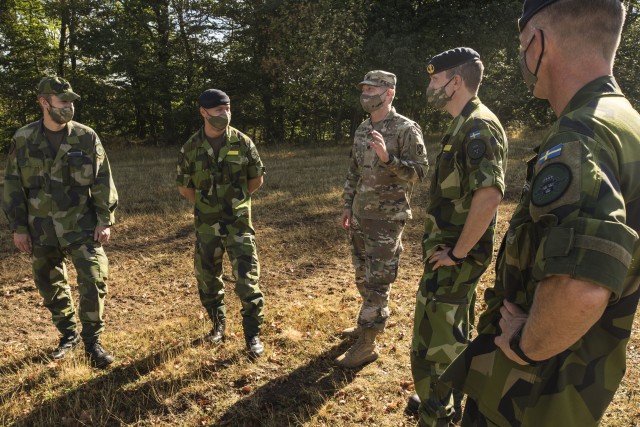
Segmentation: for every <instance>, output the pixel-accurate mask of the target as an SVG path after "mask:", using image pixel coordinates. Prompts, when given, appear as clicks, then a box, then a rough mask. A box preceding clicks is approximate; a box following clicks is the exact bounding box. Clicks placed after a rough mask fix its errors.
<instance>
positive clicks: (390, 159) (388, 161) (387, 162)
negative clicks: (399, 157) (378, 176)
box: [384, 153, 395, 166]
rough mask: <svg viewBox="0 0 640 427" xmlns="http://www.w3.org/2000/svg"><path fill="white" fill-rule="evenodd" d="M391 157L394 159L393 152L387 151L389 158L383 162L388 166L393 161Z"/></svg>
mask: <svg viewBox="0 0 640 427" xmlns="http://www.w3.org/2000/svg"><path fill="white" fill-rule="evenodd" d="M393 159H395V157H394V156H393V154H391V153H389V160H387V161H386V162H384V164H385V165H387V166H389V165H390V164H391V163H392V162H393Z"/></svg>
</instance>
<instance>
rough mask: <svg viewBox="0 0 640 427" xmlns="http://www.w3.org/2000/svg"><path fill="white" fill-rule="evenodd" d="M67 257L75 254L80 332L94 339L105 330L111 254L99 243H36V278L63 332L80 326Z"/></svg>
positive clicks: (46, 305) (63, 333) (71, 330)
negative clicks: (59, 245)
mask: <svg viewBox="0 0 640 427" xmlns="http://www.w3.org/2000/svg"><path fill="white" fill-rule="evenodd" d="M65 257H69V258H71V262H73V265H74V266H75V269H76V272H77V273H78V293H79V294H80V307H79V316H78V317H79V318H80V323H81V324H82V331H81V333H80V335H81V336H82V340H83V341H84V342H85V343H93V342H95V341H97V340H98V338H99V337H100V334H101V333H102V331H103V330H104V299H105V297H106V295H107V284H106V280H107V276H108V272H109V264H108V260H107V255H106V254H105V252H104V249H103V248H102V246H100V245H98V244H81V245H72V246H69V247H66V248H60V247H57V246H43V245H33V253H32V256H31V265H32V268H33V278H34V281H35V284H36V287H37V288H38V292H39V293H40V295H41V296H42V298H43V299H44V306H45V307H46V308H47V309H49V311H50V312H51V316H52V319H53V324H54V325H55V326H56V328H57V329H58V330H59V331H60V333H61V334H62V335H68V334H69V333H71V332H73V331H75V330H76V319H75V314H76V311H75V307H74V302H73V298H72V296H71V288H70V287H69V284H68V282H67V267H66V265H65V263H64V261H65Z"/></svg>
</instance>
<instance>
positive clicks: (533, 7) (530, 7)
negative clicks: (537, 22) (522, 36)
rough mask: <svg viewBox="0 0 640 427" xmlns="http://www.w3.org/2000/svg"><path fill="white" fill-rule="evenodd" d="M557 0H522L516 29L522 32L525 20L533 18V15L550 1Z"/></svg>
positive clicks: (525, 23)
mask: <svg viewBox="0 0 640 427" xmlns="http://www.w3.org/2000/svg"><path fill="white" fill-rule="evenodd" d="M557 1H558V0H524V4H523V5H522V16H521V17H520V19H519V20H518V29H519V30H520V32H522V30H523V29H524V26H525V25H527V22H529V20H530V19H531V18H533V15H535V14H536V13H538V12H540V11H541V10H542V9H544V8H545V7H547V6H549V5H550V4H551V3H555V2H557Z"/></svg>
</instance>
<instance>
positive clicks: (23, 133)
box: [2, 77, 118, 367]
mask: <svg viewBox="0 0 640 427" xmlns="http://www.w3.org/2000/svg"><path fill="white" fill-rule="evenodd" d="M79 98H80V97H79V96H78V95H77V94H75V93H74V92H73V91H72V89H71V86H70V85H69V83H68V82H67V81H66V80H64V79H62V78H57V77H45V78H43V79H42V80H41V81H40V84H39V85H38V102H39V104H40V106H41V108H42V111H43V119H41V120H39V121H37V122H34V123H31V124H29V125H27V126H25V127H23V128H21V129H19V130H18V131H17V132H16V133H15V135H14V136H13V139H12V141H11V147H10V153H9V159H8V161H7V168H6V172H5V181H4V182H5V183H4V193H3V197H2V209H3V210H4V212H5V214H6V215H7V219H8V221H9V227H10V228H11V230H12V231H13V233H14V234H13V238H14V243H15V245H16V247H17V248H18V249H20V250H21V251H23V252H25V253H28V254H31V259H32V266H33V276H34V281H35V284H36V287H37V288H38V291H39V292H40V295H42V297H43V299H44V306H45V307H47V308H48V309H49V311H50V312H51V315H52V317H53V323H54V324H55V326H56V328H58V330H59V331H60V333H61V334H62V339H61V340H60V343H59V345H58V348H57V349H56V350H55V351H54V352H53V355H52V357H53V358H54V359H60V358H62V357H63V356H64V355H65V354H66V353H67V352H68V351H69V350H71V349H72V348H74V347H75V346H76V345H77V344H78V342H79V340H80V336H79V335H78V333H77V332H76V320H75V308H74V303H73V300H72V297H71V290H70V288H69V284H68V283H67V270H66V267H65V264H64V259H65V257H69V258H71V261H72V262H73V264H74V266H75V268H76V271H77V273H78V291H79V293H80V309H79V318H80V322H81V323H82V332H81V336H82V340H83V341H84V344H85V350H86V352H87V354H88V355H89V357H90V359H91V361H92V362H93V363H94V364H95V365H96V366H98V367H104V366H106V365H108V364H110V363H112V362H113V357H112V356H111V355H109V354H108V353H107V352H105V351H104V349H103V348H102V347H101V345H100V343H99V341H98V340H99V337H100V334H101V333H102V331H103V330H104V298H105V296H106V294H107V284H106V283H105V281H106V279H107V274H108V263H107V257H106V255H105V253H104V249H103V248H102V243H104V242H106V241H107V240H109V236H110V226H111V225H113V223H114V221H115V219H114V210H115V208H116V205H117V200H118V195H117V193H116V188H115V186H114V183H113V180H112V178H111V170H110V168H109V161H108V160H107V155H106V154H105V152H104V148H103V147H102V144H101V143H100V139H99V138H98V136H97V135H96V133H95V132H94V131H93V130H92V129H90V128H89V127H87V126H84V125H81V124H80V123H77V122H74V121H72V120H71V119H72V117H73V112H74V109H73V101H74V100H77V99H79Z"/></svg>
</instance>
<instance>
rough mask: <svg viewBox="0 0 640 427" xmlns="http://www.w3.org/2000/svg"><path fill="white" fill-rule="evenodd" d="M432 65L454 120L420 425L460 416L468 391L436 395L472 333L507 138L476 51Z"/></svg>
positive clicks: (433, 200)
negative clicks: (482, 90)
mask: <svg viewBox="0 0 640 427" xmlns="http://www.w3.org/2000/svg"><path fill="white" fill-rule="evenodd" d="M427 72H428V73H429V75H430V77H431V82H430V84H429V88H428V90H427V96H428V101H429V102H430V103H431V104H432V105H433V106H434V107H436V108H441V109H444V110H446V111H447V112H448V113H449V114H451V116H452V117H454V120H453V121H452V122H451V124H450V125H449V129H448V130H447V132H446V134H445V136H444V138H443V139H442V148H441V152H440V154H439V156H438V158H437V161H436V173H435V176H434V177H433V179H432V181H431V189H430V193H429V195H430V202H429V206H428V207H427V217H426V220H425V235H424V239H423V242H422V247H423V259H424V273H423V275H422V278H421V280H420V284H419V287H418V292H417V296H416V309H415V317H414V330H413V340H412V343H411V370H412V374H413V379H414V383H415V388H416V395H414V396H413V397H412V398H411V399H410V402H409V406H408V408H407V410H408V412H414V413H415V411H416V410H418V413H419V416H420V421H421V424H422V425H425V426H427V425H428V426H431V425H438V426H441V425H448V424H449V422H450V421H451V420H452V419H454V416H455V415H456V414H455V413H454V410H457V416H458V417H459V416H460V415H461V414H460V412H461V409H460V408H461V399H462V396H461V395H458V394H456V395H455V398H454V396H453V395H452V392H451V391H447V393H446V396H443V397H438V396H436V395H435V394H434V386H435V384H436V383H437V379H438V377H439V375H440V374H442V372H444V369H445V368H446V367H447V366H448V365H449V363H451V362H452V361H453V359H454V358H455V357H456V356H457V355H458V354H460V352H461V351H462V350H463V349H464V348H465V346H466V345H467V343H468V340H469V330H470V327H471V325H472V324H473V309H474V301H475V289H476V285H477V284H478V281H479V279H480V276H481V275H482V274H483V273H484V272H485V271H486V269H487V268H488V266H489V264H490V262H491V257H492V255H493V241H494V231H495V221H496V212H497V208H498V205H499V204H500V201H501V199H502V195H503V194H504V173H505V168H506V164H507V138H506V135H505V133H504V130H503V129H502V126H501V124H500V121H499V120H498V119H497V117H496V116H495V115H494V114H493V113H492V112H491V111H490V110H489V109H488V108H487V107H485V106H484V105H483V104H482V103H481V102H480V99H479V98H478V97H477V92H478V87H479V85H480V81H481V79H482V72H483V65H482V62H481V61H480V56H479V55H478V53H477V52H475V51H474V50H473V49H469V48H456V49H451V50H449V51H446V52H443V53H441V54H439V55H436V56H434V57H433V58H432V59H431V60H430V62H429V64H428V65H427Z"/></svg>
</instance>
